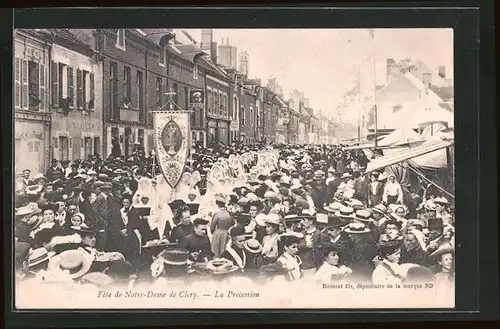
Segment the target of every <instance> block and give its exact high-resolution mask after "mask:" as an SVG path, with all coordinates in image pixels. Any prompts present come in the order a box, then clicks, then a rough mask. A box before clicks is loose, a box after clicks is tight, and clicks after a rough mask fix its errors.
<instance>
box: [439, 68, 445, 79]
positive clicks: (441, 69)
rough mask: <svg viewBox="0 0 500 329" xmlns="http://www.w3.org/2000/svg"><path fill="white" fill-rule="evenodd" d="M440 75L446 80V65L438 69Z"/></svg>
mask: <svg viewBox="0 0 500 329" xmlns="http://www.w3.org/2000/svg"><path fill="white" fill-rule="evenodd" d="M438 74H439V76H440V77H441V78H443V79H446V66H444V65H441V66H440V67H439V68H438Z"/></svg>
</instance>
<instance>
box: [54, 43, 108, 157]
mask: <svg viewBox="0 0 500 329" xmlns="http://www.w3.org/2000/svg"><path fill="white" fill-rule="evenodd" d="M61 64H63V65H64V66H62V65H61ZM54 65H57V68H56V69H53V66H54ZM59 69H61V72H59V74H63V75H64V76H65V78H63V81H60V80H58V81H57V83H58V84H61V83H62V85H63V88H62V90H63V91H64V94H63V95H55V94H52V95H55V96H59V99H61V97H64V96H66V97H65V98H67V97H68V96H69V94H68V90H69V87H68V86H69V85H71V84H72V86H71V89H72V90H73V93H72V105H70V109H69V112H67V113H65V112H63V110H62V109H61V106H62V104H57V105H56V104H55V102H54V99H52V102H51V103H52V133H51V135H52V148H53V151H52V157H53V158H56V159H61V160H62V159H63V158H67V159H68V160H71V161H73V160H76V159H83V158H85V157H87V156H88V155H90V154H94V153H99V154H102V150H103V141H102V138H101V137H102V136H101V135H102V131H103V112H102V104H103V102H102V81H103V77H102V63H100V62H94V61H92V58H91V57H88V56H87V55H84V54H81V53H78V52H76V51H73V50H70V49H67V48H64V47H63V46H60V45H56V44H55V45H54V46H53V47H52V63H51V72H52V73H54V72H57V71H58V70H59ZM78 70H80V71H86V72H88V79H87V81H86V90H85V92H86V94H87V97H88V98H87V97H86V104H85V107H83V106H82V107H80V108H78V107H77V95H76V91H77V89H78V84H77V71H78ZM63 71H64V73H62V72H63ZM69 72H71V73H69ZM68 75H71V76H72V77H73V78H72V79H69V78H66V77H67V76H68ZM52 82H55V80H54V79H52ZM90 84H93V90H92V91H91V85H90ZM51 87H52V88H57V85H52V86H51ZM90 102H92V103H93V104H92V105H91V106H90V107H89V104H90ZM82 105H83V104H82ZM61 138H63V139H65V138H66V139H68V145H67V146H68V147H69V150H68V151H67V150H63V147H64V146H65V145H66V142H61Z"/></svg>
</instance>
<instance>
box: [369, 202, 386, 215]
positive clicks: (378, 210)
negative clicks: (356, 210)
mask: <svg viewBox="0 0 500 329" xmlns="http://www.w3.org/2000/svg"><path fill="white" fill-rule="evenodd" d="M372 212H376V213H379V214H381V215H386V214H387V208H386V207H385V206H384V205H383V204H381V203H380V204H378V205H376V206H375V207H373V208H372Z"/></svg>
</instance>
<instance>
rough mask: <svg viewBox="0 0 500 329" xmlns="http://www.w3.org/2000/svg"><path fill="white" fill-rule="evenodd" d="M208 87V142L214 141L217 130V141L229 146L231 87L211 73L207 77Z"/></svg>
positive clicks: (227, 82)
mask: <svg viewBox="0 0 500 329" xmlns="http://www.w3.org/2000/svg"><path fill="white" fill-rule="evenodd" d="M206 85H207V97H206V99H207V105H206V108H207V111H206V116H207V121H208V123H209V125H208V131H207V136H208V140H209V141H210V140H211V139H212V137H210V136H213V134H214V128H215V140H216V141H218V142H223V143H224V144H226V145H227V144H228V143H229V136H230V131H229V123H230V122H231V111H230V96H231V85H230V84H229V81H224V80H223V79H222V78H219V77H215V76H212V75H210V74H209V73H207V75H206ZM214 122H215V124H214Z"/></svg>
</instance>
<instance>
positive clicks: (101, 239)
mask: <svg viewBox="0 0 500 329" xmlns="http://www.w3.org/2000/svg"><path fill="white" fill-rule="evenodd" d="M112 189H113V184H111V183H109V182H106V183H102V185H101V186H98V185H97V186H96V185H95V186H94V191H95V194H96V195H97V197H96V200H95V201H94V203H92V210H94V213H95V216H96V222H97V242H96V243H97V245H96V246H97V249H100V250H104V248H105V246H106V240H107V233H106V231H107V229H108V215H109V204H108V197H109V194H110V193H111V190H112Z"/></svg>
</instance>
